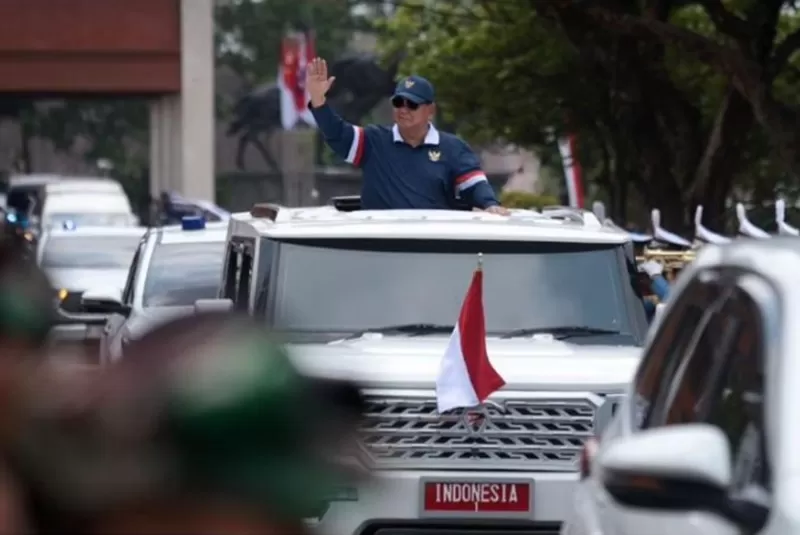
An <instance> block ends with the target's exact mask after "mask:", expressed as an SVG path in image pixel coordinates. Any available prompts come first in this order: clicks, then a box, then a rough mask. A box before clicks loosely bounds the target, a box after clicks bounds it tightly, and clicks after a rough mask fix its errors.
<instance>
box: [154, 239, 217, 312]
mask: <svg viewBox="0 0 800 535" xmlns="http://www.w3.org/2000/svg"><path fill="white" fill-rule="evenodd" d="M224 252H225V244H224V243H220V242H217V243H208V242H206V243H176V244H166V245H159V246H158V247H156V249H155V251H153V258H152V259H151V260H150V267H149V268H148V270H147V278H146V279H145V281H144V294H143V296H142V305H143V306H144V307H169V306H191V305H193V304H194V302H195V301H196V300H198V299H214V298H216V297H217V289H218V288H219V283H220V278H221V276H222V260H223V257H224Z"/></svg>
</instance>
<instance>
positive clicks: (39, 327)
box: [0, 237, 55, 534]
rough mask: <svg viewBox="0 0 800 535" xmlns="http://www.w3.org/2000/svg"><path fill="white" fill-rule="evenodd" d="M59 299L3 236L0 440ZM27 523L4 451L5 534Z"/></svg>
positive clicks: (1, 527) (0, 523)
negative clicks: (11, 406)
mask: <svg viewBox="0 0 800 535" xmlns="http://www.w3.org/2000/svg"><path fill="white" fill-rule="evenodd" d="M54 299H55V292H54V290H53V288H52V286H51V285H50V282H49V281H48V279H47V276H46V275H45V274H44V272H43V271H42V270H40V269H39V268H38V266H37V265H36V264H35V263H33V262H31V261H29V260H27V259H26V257H25V256H24V255H22V254H21V252H20V251H19V249H18V247H17V246H16V244H15V242H14V241H13V240H11V239H9V238H7V237H5V238H4V239H0V443H2V442H3V441H4V440H5V439H6V438H7V436H8V435H7V430H8V428H9V424H10V414H9V410H8V408H9V400H10V399H11V398H12V397H13V394H14V392H15V391H16V389H17V387H18V385H19V384H20V383H21V382H22V381H24V379H25V378H26V377H27V376H28V375H29V374H30V373H32V370H33V369H34V368H35V367H36V366H37V365H38V364H39V363H41V362H43V360H44V356H45V352H44V350H45V346H46V342H47V336H48V333H49V331H50V328H51V327H52V324H53V319H54V306H55V301H54ZM25 525H26V523H25V518H24V514H23V507H22V502H21V498H20V494H19V488H18V485H17V482H16V481H15V480H14V477H13V475H12V473H11V471H10V470H9V469H8V466H7V463H6V459H5V457H2V456H0V534H6V533H9V534H16V533H24V532H25V531H26V529H25Z"/></svg>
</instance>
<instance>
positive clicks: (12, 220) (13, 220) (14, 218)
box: [6, 212, 17, 224]
mask: <svg viewBox="0 0 800 535" xmlns="http://www.w3.org/2000/svg"><path fill="white" fill-rule="evenodd" d="M6 221H8V222H9V223H12V224H13V223H16V222H17V214H15V213H13V212H8V213H7V214H6Z"/></svg>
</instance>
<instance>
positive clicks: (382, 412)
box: [220, 204, 647, 535]
mask: <svg viewBox="0 0 800 535" xmlns="http://www.w3.org/2000/svg"><path fill="white" fill-rule="evenodd" d="M252 213H253V215H254V218H253V219H252V220H251V221H242V220H232V221H231V222H230V226H229V230H228V250H227V253H226V265H225V268H224V274H223V280H222V283H221V288H222V289H221V295H220V298H222V299H229V300H231V301H233V304H234V307H235V308H236V309H238V310H240V311H245V312H248V313H249V314H251V315H252V316H255V317H257V318H260V319H261V320H262V321H263V322H264V324H265V326H268V327H269V328H271V329H272V330H274V331H276V332H277V333H278V334H279V335H280V336H281V337H283V338H284V339H286V340H287V341H288V342H289V343H290V347H291V350H292V353H293V354H294V357H295V358H296V360H297V363H298V365H299V366H300V368H301V369H303V370H304V371H305V372H307V373H309V374H312V375H318V376H325V377H346V378H349V379H354V380H357V381H359V382H360V383H361V384H362V385H363V387H364V389H365V395H366V397H367V403H368V409H367V413H366V421H365V423H364V426H363V429H362V435H361V439H360V443H359V445H358V446H357V447H356V448H355V451H353V456H352V459H350V460H351V461H353V462H357V463H361V464H362V465H363V466H364V467H367V468H369V469H371V470H372V471H373V473H374V474H375V475H376V478H375V481H376V482H375V483H374V484H373V485H370V486H368V487H362V488H350V489H342V491H341V492H340V493H339V494H338V495H336V496H332V497H331V503H330V504H329V507H328V508H327V510H325V511H322V512H321V513H320V515H319V518H317V519H315V520H314V521H315V522H316V524H317V525H318V526H319V527H320V529H321V531H322V532H323V533H334V534H346V535H350V534H359V535H361V534H384V533H385V534H389V533H401V532H402V533H411V532H414V533H417V532H419V533H428V531H426V530H428V529H437V527H438V529H444V528H449V529H451V530H455V531H449V532H447V533H455V532H459V533H461V532H462V531H458V530H464V529H467V528H473V527H474V526H483V527H484V528H486V529H493V530H494V531H492V533H497V532H500V531H503V530H504V529H509V530H516V531H514V533H522V532H525V533H527V532H533V531H535V532H536V533H557V532H558V529H559V526H560V522H561V521H562V519H563V518H564V516H565V514H566V512H567V510H568V509H567V505H568V504H569V502H570V498H571V496H572V493H573V489H574V486H575V483H576V482H577V480H578V464H579V456H580V452H581V448H582V445H583V443H584V441H585V440H586V439H587V438H589V437H591V436H593V435H594V434H595V433H596V432H598V431H599V430H600V429H601V428H602V427H603V425H604V423H605V422H606V421H607V420H609V419H610V417H611V414H612V412H613V409H614V404H615V403H616V402H617V396H619V395H621V393H622V389H623V388H624V386H625V385H626V384H627V383H628V382H629V380H630V378H631V376H632V374H633V371H634V369H635V367H636V365H637V363H638V359H639V355H640V352H641V348H640V346H641V344H642V343H643V341H644V337H645V334H646V330H647V323H646V319H645V314H644V307H643V304H642V301H641V298H640V296H637V294H636V290H635V284H634V283H633V281H634V280H635V278H636V269H635V266H634V264H633V253H632V247H631V246H630V238H629V236H628V234H627V233H625V232H623V231H621V230H620V229H618V228H614V227H607V226H604V225H602V224H601V223H600V222H599V221H598V220H597V218H596V217H595V216H594V215H593V214H591V213H590V212H582V211H576V210H569V209H559V210H551V211H545V212H544V213H539V212H529V211H523V212H517V213H514V214H513V215H512V216H510V217H506V216H499V215H494V214H487V213H479V212H460V211H425V210H413V211H401V210H385V211H359V210H355V211H349V209H348V208H347V207H346V206H345V205H344V204H340V205H338V206H325V207H317V208H296V209H285V208H280V207H274V206H264V205H259V206H257V207H255V208H254V210H253V212H252ZM478 253H483V270H484V301H485V313H486V328H487V334H488V341H487V344H488V350H489V355H490V358H491V359H492V363H493V364H494V366H495V368H496V369H497V370H498V371H499V372H500V374H501V375H502V376H503V377H504V378H505V380H506V382H507V386H506V387H505V388H503V389H502V390H501V391H499V392H497V393H496V394H495V395H493V396H492V397H491V398H490V402H489V403H487V404H485V406H483V407H477V408H475V409H474V410H470V411H458V412H457V413H450V414H438V413H437V411H436V401H435V392H434V383H435V379H436V375H437V372H438V369H439V365H440V361H441V358H442V356H443V354H444V351H445V347H446V345H447V342H448V339H449V336H450V333H451V331H452V329H453V324H454V323H455V321H456V319H457V317H458V313H459V309H460V307H461V303H462V301H463V299H464V296H465V293H466V290H467V287H468V285H469V282H470V279H471V276H472V272H473V270H474V269H475V267H476V260H477V254H478ZM520 529H523V530H526V531H519V530H520Z"/></svg>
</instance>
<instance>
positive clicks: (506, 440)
mask: <svg viewBox="0 0 800 535" xmlns="http://www.w3.org/2000/svg"><path fill="white" fill-rule="evenodd" d="M366 398H367V399H366V405H367V407H366V416H365V420H364V424H363V428H362V433H361V446H362V448H363V449H364V452H365V453H366V455H367V456H368V458H369V460H370V461H371V463H372V464H373V465H374V467H375V468H402V469H412V468H413V469H431V470H435V469H468V470H476V469H477V470H480V469H486V470H495V469H501V470H503V469H506V470H526V471H531V470H544V471H574V470H577V467H578V462H579V458H580V452H581V448H582V446H583V443H584V441H585V440H586V439H587V438H589V437H592V436H594V435H595V433H596V430H597V429H599V428H600V426H602V425H603V423H604V422H603V421H601V420H605V419H606V418H607V415H606V414H605V413H607V412H610V409H611V406H610V405H611V404H610V403H606V404H604V401H605V400H604V398H603V397H601V396H598V395H595V394H592V393H575V394H572V393H538V392H537V393H530V394H525V395H524V397H518V396H510V395H509V397H506V398H505V399H503V398H500V399H495V398H493V401H496V402H497V403H491V404H487V405H486V406H485V407H484V408H483V415H484V418H483V421H482V423H479V424H474V423H470V422H469V421H468V420H467V418H465V415H464V414H463V412H462V413H461V414H448V415H440V414H438V412H437V410H436V400H435V399H434V398H433V397H432V396H424V395H419V396H408V395H375V394H367V396H366ZM601 406H602V407H603V409H602V410H600V407H601ZM606 406H608V407H607V409H608V410H606Z"/></svg>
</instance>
